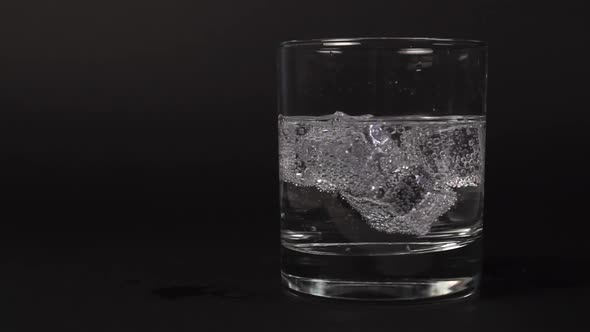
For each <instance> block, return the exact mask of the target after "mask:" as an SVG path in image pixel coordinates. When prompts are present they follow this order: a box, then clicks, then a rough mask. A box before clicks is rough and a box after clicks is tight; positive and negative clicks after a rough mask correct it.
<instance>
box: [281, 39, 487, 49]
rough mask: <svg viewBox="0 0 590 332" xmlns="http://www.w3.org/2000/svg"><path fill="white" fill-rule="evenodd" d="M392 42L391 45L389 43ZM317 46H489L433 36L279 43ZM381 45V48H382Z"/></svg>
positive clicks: (470, 47) (285, 46) (478, 41)
mask: <svg viewBox="0 0 590 332" xmlns="http://www.w3.org/2000/svg"><path fill="white" fill-rule="evenodd" d="M388 44H391V45H388ZM414 44H416V45H415V46H414ZM299 46H308V47H309V46H312V47H313V46H316V47H354V48H361V49H363V48H366V49H370V48H374V47H376V46H381V47H384V46H385V47H388V48H389V47H390V48H414V47H429V48H434V49H446V48H464V49H465V48H467V49H476V48H487V46H488V43H487V42H485V41H482V40H476V39H463V38H431V37H355V38H317V39H293V40H286V41H283V42H281V43H280V44H279V48H288V47H299ZM381 47H379V48H381Z"/></svg>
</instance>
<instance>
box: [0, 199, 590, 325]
mask: <svg viewBox="0 0 590 332" xmlns="http://www.w3.org/2000/svg"><path fill="white" fill-rule="evenodd" d="M267 194H268V195H271V194H272V190H269V192H268V193H267ZM265 195H266V194H264V192H263V193H261V194H260V195H259V196H258V197H259V198H264V196H265ZM244 197H245V196H244ZM254 201H255V200H253V199H243V200H241V201H237V202H238V203H236V204H234V206H230V205H226V203H227V202H223V201H222V200H219V201H217V200H212V199H211V200H209V205H207V206H202V205H201V206H198V205H191V204H190V202H189V201H182V200H181V199H180V198H178V200H175V201H174V202H172V201H160V202H155V201H148V200H144V201H131V200H128V201H119V202H116V201H113V200H111V201H100V200H94V201H85V200H83V199H78V200H75V199H72V200H64V201H57V200H54V201H49V200H47V201H36V202H21V203H20V205H19V203H18V202H13V204H11V205H10V206H8V210H9V211H12V212H15V213H14V214H12V216H13V217H12V220H13V221H14V223H13V224H12V225H11V226H10V227H5V229H4V231H3V232H2V233H1V236H2V241H1V243H2V246H3V250H2V251H1V255H2V256H1V261H2V273H1V275H0V278H1V279H0V280H1V281H2V294H3V296H2V299H3V300H2V301H3V302H4V304H5V305H4V309H5V311H4V314H3V318H2V320H1V321H0V329H1V330H2V331H38V330H43V329H49V328H51V329H52V330H56V331H57V330H59V331H111V332H112V331H166V332H169V331H237V330H243V329H246V328H248V329H250V328H253V329H257V330H268V331H302V330H304V331H325V330H331V331H336V330H339V331H373V330H392V329H396V330H398V329H402V330H403V331H414V330H423V329H441V328H442V329H443V330H454V331H474V330H477V331H498V330H506V331H523V330H537V329H548V330H565V331H587V330H588V324H587V322H586V319H585V317H584V314H585V311H586V308H587V301H588V296H589V295H590V282H589V281H588V278H587V273H585V271H584V268H585V265H587V264H588V261H587V260H585V259H583V258H580V257H581V256H579V257H578V258H569V259H567V258H566V257H567V256H563V255H562V256H555V255H553V256H552V255H550V254H549V253H550V251H548V250H539V255H537V256H534V255H527V254H522V253H524V252H525V251H524V250H517V251H515V252H514V254H512V255H510V254H506V253H502V252H501V250H497V249H496V250H493V249H494V247H495V245H494V243H493V242H492V240H494V237H496V236H497V235H498V234H495V233H494V232H493V231H494V227H490V228H491V231H490V234H489V236H488V237H489V238H491V239H492V240H489V241H488V245H487V252H486V259H485V266H484V279H483V285H482V289H481V292H480V294H479V296H478V297H477V298H475V299H471V300H466V301H457V302H447V303H439V304H426V305H395V304H387V303H359V302H347V301H335V300H322V299H316V298H310V297H307V296H299V295H295V294H293V293H290V292H288V291H286V290H284V289H283V288H282V287H281V285H280V278H279V243H278V242H279V241H278V227H277V226H276V223H275V222H274V219H272V218H271V217H272V215H273V213H274V212H275V210H274V209H270V212H269V211H268V210H267V211H265V209H264V205H258V206H256V205H252V203H253V202H254ZM215 202H217V203H215ZM239 202H242V203H239ZM17 211H21V213H20V215H19V214H17V213H16V212H17ZM33 218H35V219H36V220H34V222H33ZM257 218H258V219H257ZM256 220H258V221H256ZM260 220H265V221H266V222H268V225H269V227H267V228H266V229H265V228H262V227H260V225H262V223H261V222H260ZM490 223H491V222H490ZM496 241H497V242H501V241H498V240H496ZM534 243H535V242H534V241H529V242H527V244H530V245H534ZM507 245H510V242H507ZM496 247H499V246H496ZM519 248H520V247H519ZM516 249H518V248H516ZM519 253H520V255H519ZM572 257H573V256H572Z"/></svg>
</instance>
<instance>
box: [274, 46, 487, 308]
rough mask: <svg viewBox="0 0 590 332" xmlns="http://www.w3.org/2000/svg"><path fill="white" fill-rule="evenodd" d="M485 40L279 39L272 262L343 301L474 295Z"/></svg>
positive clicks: (288, 280) (297, 285)
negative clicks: (277, 207)
mask: <svg viewBox="0 0 590 332" xmlns="http://www.w3.org/2000/svg"><path fill="white" fill-rule="evenodd" d="M486 58H487V46H486V44H485V43H484V42H481V41H475V40H460V39H433V38H354V39H321V40H299V41H287V42H284V43H282V44H281V45H280V47H279V52H278V72H279V90H278V91H279V115H278V136H279V174H280V204H281V214H280V220H281V242H282V253H281V269H282V271H281V272H282V280H283V283H284V284H285V285H286V286H287V287H288V288H290V289H291V290H293V291H296V292H300V293H305V294H311V295H317V296H323V297H330V298H342V299H360V300H399V301H407V300H412V301H413V300H426V301H427V300H442V299H455V298H462V297H466V296H470V295H472V294H474V293H476V290H477V285H478V282H479V279H480V270H481V239H482V230H483V222H482V220H483V218H482V217H483V198H484V157H485V125H486V118H485V114H486V106H485V101H486V80H487V63H486Z"/></svg>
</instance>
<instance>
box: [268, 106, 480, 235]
mask: <svg viewBox="0 0 590 332" xmlns="http://www.w3.org/2000/svg"><path fill="white" fill-rule="evenodd" d="M482 140H483V127H482V123H481V122H477V121H459V120H457V119H455V120H454V121H440V120H439V121H428V120H420V119H404V120H402V119H384V118H377V117H373V116H371V115H364V116H348V115H346V114H344V113H340V112H337V113H335V114H333V115H330V116H323V117H315V118H312V117H287V116H281V117H280V118H279V162H280V176H281V180H282V181H285V182H289V183H292V184H295V185H298V186H306V187H309V186H313V187H316V188H317V189H319V190H321V191H324V192H330V193H335V194H339V195H340V196H341V197H342V198H343V199H344V200H346V202H348V204H349V205H350V206H351V207H352V208H354V209H355V210H356V211H358V212H359V214H360V215H361V216H362V217H363V219H364V220H366V221H367V223H368V224H369V225H370V226H371V227H373V228H374V229H376V230H378V231H382V232H386V233H390V234H410V235H423V234H426V233H428V231H429V230H430V227H431V225H432V223H434V222H435V221H436V220H437V219H438V218H439V217H440V216H442V215H443V214H444V213H446V212H447V211H448V210H449V209H451V207H452V206H453V205H454V204H455V202H456V200H457V195H456V193H455V190H454V189H456V188H461V187H467V186H477V185H479V184H480V182H481V179H482V165H483V160H482V154H483V151H482V149H483V145H482V144H483V142H482Z"/></svg>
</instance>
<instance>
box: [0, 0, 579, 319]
mask: <svg viewBox="0 0 590 332" xmlns="http://www.w3.org/2000/svg"><path fill="white" fill-rule="evenodd" d="M585 9H586V8H585V4H584V1H571V0H567V1H559V2H554V1H553V2H546V3H541V2H538V1H522V2H516V1H508V0H506V1H491V0H487V1H483V0H480V1H467V0H454V1H422V0H417V1H374V0H367V1H332V0H330V1H309V0H301V1H278V0H250V1H236V0H232V1H222V0H221V1H211V0H205V1H185V0H170V1H155V0H144V1H136V0H118V1H113V0H107V1H93V2H89V1H73V0H72V1H63V0H61V1H51V2H47V1H40V0H23V1H9V2H3V3H2V4H1V5H0V193H1V194H2V201H1V202H2V203H1V206H2V209H1V213H2V223H1V225H2V226H1V230H0V240H1V243H2V247H3V251H2V253H0V258H1V259H2V262H3V270H4V271H3V272H2V273H1V274H2V276H1V277H0V280H3V283H2V285H3V286H2V293H3V294H5V295H3V300H2V302H5V304H6V307H9V308H11V310H14V315H11V314H8V316H9V317H10V319H8V320H6V321H5V322H4V323H0V326H1V325H2V324H8V325H7V327H6V328H5V329H4V330H6V331H17V330H19V331H20V330H21V329H22V330H24V331H27V330H30V329H29V328H25V326H29V325H27V324H33V325H35V324H46V325H45V326H46V327H50V326H53V325H55V326H58V327H59V328H61V329H62V330H69V329H71V330H75V331H94V330H96V331H103V330H105V331H106V330H108V331H119V330H121V331H130V330H135V328H137V329H139V328H140V326H141V328H142V330H143V331H152V330H154V331H177V330H178V331H185V330H186V331H189V330H190V331H194V330H195V329H197V328H199V327H200V328H203V326H204V325H209V324H211V323H212V324H213V326H215V329H217V330H233V329H236V328H238V327H243V326H248V325H250V324H251V325H255V324H258V325H260V326H263V327H271V328H273V329H277V328H279V327H281V328H282V329H287V330H289V329H301V328H310V327H309V326H315V327H318V328H324V327H325V326H328V325H330V324H333V325H331V326H334V328H339V329H342V330H345V329H346V328H350V329H351V330H355V328H356V327H358V328H359V329H360V327H361V326H363V327H369V326H373V325H384V326H385V327H387V326H391V325H388V324H391V322H392V321H391V320H392V319H393V318H395V317H397V318H398V321H399V322H400V324H402V325H403V326H406V327H410V326H413V324H414V323H417V322H415V321H414V320H418V321H420V317H421V316H420V315H427V316H428V317H431V318H432V320H431V321H430V323H425V322H422V324H432V323H434V322H437V320H440V321H441V322H443V321H445V319H446V318H447V317H449V316H457V317H462V316H460V315H463V314H465V315H468V316H469V317H471V318H470V320H468V323H466V324H467V325H461V327H462V328H465V329H467V328H472V327H473V326H476V325H469V324H477V326H480V323H477V322H482V321H483V322H484V323H485V322H488V323H489V324H487V325H486V324H483V327H486V326H487V327H488V328H490V329H491V328H492V327H493V328H498V327H509V326H513V327H515V328H522V327H526V326H527V324H530V321H528V319H529V318H532V316H533V315H534V313H537V312H543V313H547V314H549V313H552V316H551V317H552V319H553V320H551V321H550V322H544V323H543V322H542V320H536V321H535V322H536V323H535V324H539V325H540V326H550V327H553V325H547V324H549V323H551V324H555V327H557V326H563V325H564V324H566V322H569V323H572V324H573V323H575V322H576V319H575V318H579V316H580V314H581V308H580V305H579V304H577V303H582V301H583V296H584V295H588V283H587V281H586V280H585V278H584V276H585V275H587V274H586V273H585V272H584V266H585V265H586V264H587V263H588V252H589V249H590V244H589V241H586V238H587V235H586V234H587V231H586V230H587V229H588V226H587V217H586V216H585V213H584V212H585V210H586V208H587V203H586V201H587V196H588V195H587V190H586V188H587V187H588V185H589V181H588V176H587V174H586V170H587V163H586V161H585V159H586V154H587V152H588V137H589V135H590V134H588V130H587V128H588V125H589V119H590V117H589V116H588V115H587V108H588V107H587V105H586V104H585V103H584V101H585V99H586V98H585V97H586V95H587V91H588V83H587V77H588V75H589V65H588V63H589V62H588V60H587V57H588V42H589V40H588V36H587V31H589V30H590V29H589V28H590V27H589V26H588V23H587V21H588V20H587V11H586V10H585ZM356 36H425V37H458V38H474V39H481V40H485V41H487V42H488V43H489V89H488V139H487V142H488V143H487V160H486V163H487V164H486V168H487V169H486V172H487V174H486V212H485V213H486V217H485V220H486V226H485V227H486V238H485V257H486V265H485V266H486V279H485V280H484V287H483V290H482V298H481V300H480V301H479V302H477V303H476V304H469V305H467V306H466V307H465V306H459V307H453V306H450V307H445V306H443V307H436V310H430V309H428V308H426V309H422V308H420V309H409V308H407V307H404V308H391V307H388V306H376V307H375V306H359V305H353V304H341V303H330V302H328V303H325V302H315V301H310V300H301V299H296V298H293V297H290V296H288V295H285V294H282V293H281V292H280V288H279V286H278V283H279V280H278V222H277V221H278V218H277V216H278V195H277V194H278V190H277V177H278V175H277V171H276V159H277V152H276V150H277V146H276V91H275V84H276V71H275V54H276V53H275V51H276V47H277V45H278V43H279V42H280V41H283V40H289V39H307V38H322V37H356ZM178 298H182V300H180V301H181V302H180V303H181V304H179V302H178V301H172V302H170V303H173V304H170V303H169V301H168V300H171V299H178ZM302 301H303V302H302ZM576 301H580V302H576ZM566 302H567V303H570V305H571V306H575V308H573V309H572V308H571V307H570V309H569V310H565V309H564V308H565V307H564V305H565V303H566ZM542 303H543V304H542ZM515 306H519V307H522V308H525V309H526V311H525V313H524V314H522V315H518V314H516V312H515V310H516V309H515ZM576 308H577V309H576ZM421 310H423V311H421ZM523 310H524V309H523ZM271 312H274V314H271ZM320 313H325V315H323V314H320ZM351 313H356V314H357V315H359V317H361V318H365V319H366V320H365V322H364V323H361V322H362V321H363V320H362V319H361V320H360V322H359V323H358V324H359V325H354V324H355V323H353V322H351V321H349V319H350V317H349V316H350V314H351ZM527 314H528V316H527ZM494 315H496V316H498V315H499V316H498V317H501V318H502V319H504V320H512V321H514V322H516V324H509V323H505V325H503V323H502V322H501V321H502V319H493V318H492V317H495V316H494ZM502 315H504V316H502ZM302 316H305V317H311V318H306V319H307V320H301V321H299V320H300V319H302V318H301V317H302ZM27 317H28V318H29V319H27ZM33 317H39V318H38V319H30V318H33ZM422 317H423V316H422ZM278 319H285V320H290V321H291V322H292V324H291V325H289V324H287V326H283V325H282V324H280V323H279V321H278ZM486 319H487V321H486ZM293 321H295V322H293ZM347 322H348V323H347ZM304 323H305V324H304ZM306 324H310V325H306ZM361 324H365V325H361ZM494 324H495V325H494ZM33 325H30V326H33ZM480 327H481V326H480ZM31 328H32V327H31ZM580 328H581V327H580ZM215 329H213V328H212V329H210V330H215Z"/></svg>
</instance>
